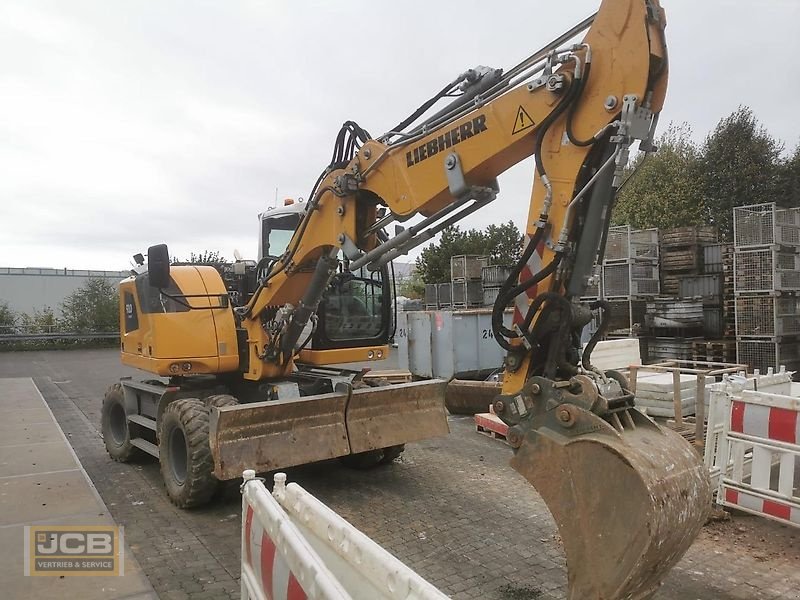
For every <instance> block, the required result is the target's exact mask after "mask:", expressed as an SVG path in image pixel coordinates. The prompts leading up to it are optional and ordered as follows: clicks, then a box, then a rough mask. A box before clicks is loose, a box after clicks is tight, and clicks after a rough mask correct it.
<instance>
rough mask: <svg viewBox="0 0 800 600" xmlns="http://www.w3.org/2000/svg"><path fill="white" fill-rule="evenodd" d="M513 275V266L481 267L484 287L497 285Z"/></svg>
mask: <svg viewBox="0 0 800 600" xmlns="http://www.w3.org/2000/svg"><path fill="white" fill-rule="evenodd" d="M509 275H511V267H506V266H503V265H488V266H485V267H483V268H482V269H481V280H482V281H483V286H484V287H497V286H501V285H503V284H504V283H505V282H506V279H508V277H509Z"/></svg>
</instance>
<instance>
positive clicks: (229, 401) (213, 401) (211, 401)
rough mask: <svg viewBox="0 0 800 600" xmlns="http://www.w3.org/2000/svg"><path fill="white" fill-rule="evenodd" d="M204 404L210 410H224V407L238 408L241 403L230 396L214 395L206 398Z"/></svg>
mask: <svg viewBox="0 0 800 600" xmlns="http://www.w3.org/2000/svg"><path fill="white" fill-rule="evenodd" d="M203 402H204V403H205V405H206V406H207V407H208V408H209V409H211V408H212V407H217V408H222V407H223V406H236V405H237V404H239V401H238V400H237V399H236V398H235V397H233V396H231V395H230V394H214V395H213V396H206V398H205V399H204V400H203Z"/></svg>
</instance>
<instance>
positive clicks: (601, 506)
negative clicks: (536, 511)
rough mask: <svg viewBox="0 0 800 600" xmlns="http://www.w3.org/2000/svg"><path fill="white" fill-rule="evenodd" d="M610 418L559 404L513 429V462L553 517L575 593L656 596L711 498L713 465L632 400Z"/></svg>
mask: <svg viewBox="0 0 800 600" xmlns="http://www.w3.org/2000/svg"><path fill="white" fill-rule="evenodd" d="M565 409H566V411H567V412H564V411H565ZM611 421H612V422H613V423H614V424H615V425H614V427H612V426H611V425H609V423H608V422H606V421H605V420H603V419H601V418H600V417H598V416H597V415H595V414H594V413H592V412H589V411H587V410H584V409H583V408H579V407H577V406H574V405H561V406H560V407H558V408H556V409H554V410H550V411H548V412H546V413H544V414H541V415H538V416H537V417H536V418H535V419H534V423H533V427H532V428H531V429H528V430H527V432H524V429H526V428H514V429H516V430H517V432H519V433H523V432H524V433H523V435H522V436H520V437H518V438H517V440H516V443H517V444H519V447H518V449H517V451H516V453H515V456H514V458H513V459H512V461H511V465H512V467H513V468H514V469H515V470H517V471H518V472H519V473H520V474H521V475H523V476H524V477H525V478H526V479H527V480H528V481H529V482H530V483H531V484H532V485H533V486H534V487H535V488H536V490H537V491H538V492H539V494H541V496H542V498H543V499H544V501H545V502H546V504H547V506H548V508H549V509H550V512H551V513H552V514H553V516H554V518H555V521H556V523H557V525H558V529H559V533H560V534H561V539H562V541H563V544H564V551H565V554H566V558H567V569H568V581H569V594H568V597H569V599H570V600H578V599H580V600H600V599H602V600H618V599H633V600H636V599H641V598H649V597H650V596H651V595H652V594H653V593H655V591H656V589H657V588H658V587H659V585H660V584H661V581H662V579H663V577H664V576H665V575H666V574H667V572H668V571H669V569H670V568H671V567H672V566H673V565H674V564H675V563H676V562H677V561H678V560H679V559H680V558H681V556H682V555H683V553H684V552H685V551H686V550H687V549H688V548H689V546H690V545H691V543H692V541H694V539H695V537H696V536H697V534H698V532H699V531H700V528H701V527H702V526H703V523H704V522H705V519H706V515H707V513H708V510H709V508H710V505H711V491H710V484H709V480H708V473H707V471H706V469H705V467H704V466H703V464H702V462H701V461H700V460H699V457H698V456H697V455H696V453H695V451H694V450H693V449H692V447H691V446H690V445H689V444H688V443H687V442H686V441H685V440H684V439H683V438H682V437H681V436H680V435H678V434H677V433H675V432H673V431H671V430H669V429H664V428H661V427H659V426H658V425H656V424H655V423H654V422H653V421H651V420H650V419H648V418H647V417H646V416H644V415H643V414H641V413H640V412H638V411H637V410H636V409H632V408H631V409H626V410H624V411H623V412H619V413H617V414H616V415H615V416H614V415H612V419H611ZM512 438H513V436H511V437H509V441H514V440H513V439H512Z"/></svg>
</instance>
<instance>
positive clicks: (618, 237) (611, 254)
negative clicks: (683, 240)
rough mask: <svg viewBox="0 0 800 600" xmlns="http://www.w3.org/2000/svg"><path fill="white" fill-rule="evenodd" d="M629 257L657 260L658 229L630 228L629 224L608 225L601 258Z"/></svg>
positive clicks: (619, 258) (622, 258) (617, 258)
mask: <svg viewBox="0 0 800 600" xmlns="http://www.w3.org/2000/svg"><path fill="white" fill-rule="evenodd" d="M629 258H638V259H652V260H658V229H631V226H630V225H619V226H616V227H610V228H609V230H608V237H607V240H606V248H605V254H604V256H603V260H625V259H629Z"/></svg>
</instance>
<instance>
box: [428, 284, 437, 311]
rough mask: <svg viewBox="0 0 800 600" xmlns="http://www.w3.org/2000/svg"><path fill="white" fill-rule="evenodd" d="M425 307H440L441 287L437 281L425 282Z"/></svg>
mask: <svg viewBox="0 0 800 600" xmlns="http://www.w3.org/2000/svg"><path fill="white" fill-rule="evenodd" d="M425 308H432V309H436V308H439V288H438V286H437V284H435V283H426V284H425Z"/></svg>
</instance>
